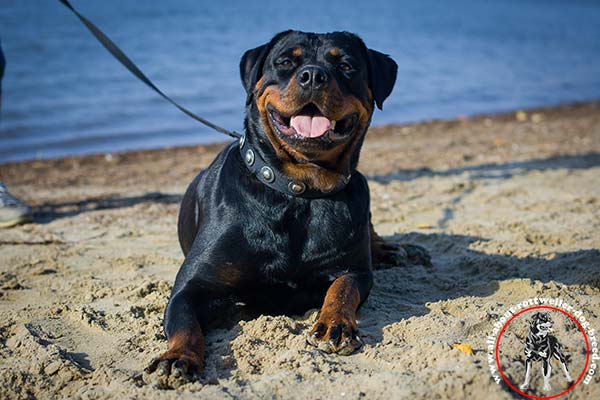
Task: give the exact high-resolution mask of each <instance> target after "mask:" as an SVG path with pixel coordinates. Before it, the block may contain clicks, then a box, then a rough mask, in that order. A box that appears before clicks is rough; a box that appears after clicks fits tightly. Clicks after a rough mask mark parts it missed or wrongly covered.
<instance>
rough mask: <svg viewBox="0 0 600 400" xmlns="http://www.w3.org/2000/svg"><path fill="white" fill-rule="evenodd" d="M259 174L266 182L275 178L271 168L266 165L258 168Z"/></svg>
mask: <svg viewBox="0 0 600 400" xmlns="http://www.w3.org/2000/svg"><path fill="white" fill-rule="evenodd" d="M260 176H262V177H263V179H264V180H265V181H267V182H268V183H271V182H273V181H274V180H275V174H274V173H273V170H272V169H271V168H269V167H266V166H265V167H262V168H261V169H260Z"/></svg>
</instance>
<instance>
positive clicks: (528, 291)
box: [0, 103, 600, 400]
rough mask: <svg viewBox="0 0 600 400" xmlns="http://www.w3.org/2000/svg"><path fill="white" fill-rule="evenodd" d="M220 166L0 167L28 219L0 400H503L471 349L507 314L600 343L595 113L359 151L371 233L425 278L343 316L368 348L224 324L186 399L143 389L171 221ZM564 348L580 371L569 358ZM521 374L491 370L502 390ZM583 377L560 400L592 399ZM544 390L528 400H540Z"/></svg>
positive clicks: (450, 129) (3, 290) (375, 143)
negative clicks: (549, 304) (539, 319)
mask: <svg viewBox="0 0 600 400" xmlns="http://www.w3.org/2000/svg"><path fill="white" fill-rule="evenodd" d="M220 148H222V145H214V146H197V147H189V148H175V149H164V150H157V151H145V152H133V153H123V154H112V155H96V156H87V157H77V158H67V159H58V160H39V161H31V162H25V163H11V164H4V165H0V180H2V181H4V182H6V183H7V184H8V185H9V187H10V189H11V191H12V192H13V193H14V194H16V195H18V196H20V197H21V198H23V199H25V200H26V201H28V202H29V203H30V204H31V205H32V206H33V207H34V208H35V212H36V214H35V219H36V223H35V224H28V225H23V226H20V227H15V228H11V229H6V230H2V231H0V398H2V399H25V398H40V399H48V398H81V399H108V398H111V399H112V398H140V399H152V400H154V399H156V400H158V399H171V398H173V399H174V398H178V399H181V398H183V399H185V398H206V399H224V398H242V399H252V398H261V399H264V398H267V399H270V398H276V399H280V398H281V399H330V398H337V399H339V398H343V399H361V398H366V399H395V398H404V397H406V398H408V397H410V398H417V399H419V398H422V399H438V398H439V399H441V398H450V399H465V398H476V399H484V398H485V399H512V398H515V395H514V393H512V392H511V391H510V389H509V388H508V386H507V385H506V384H504V383H502V384H500V385H498V384H496V383H495V382H494V380H493V379H492V378H491V375H490V373H489V370H488V362H487V344H486V336H487V335H489V334H490V333H491V332H492V330H493V324H494V323H495V322H496V321H497V320H498V318H499V316H500V315H501V314H502V313H503V312H504V311H505V310H506V309H507V308H508V307H509V306H511V305H512V304H515V303H517V302H519V301H521V300H524V299H528V298H532V297H536V296H547V297H556V298H561V299H564V300H565V301H569V302H571V303H573V304H574V305H576V306H577V307H578V308H579V309H581V310H584V313H585V315H586V317H587V318H588V320H589V321H590V323H591V326H593V327H595V328H596V329H600V317H599V316H600V301H599V300H600V251H599V250H598V249H599V248H600V233H599V229H600V211H599V205H600V104H599V103H588V104H580V105H573V106H564V107H558V108H552V109H550V108H549V109H540V110H530V111H527V112H526V113H518V114H516V113H508V114H504V115H497V116H482V117H474V118H461V119H458V120H455V121H433V122H424V123H419V124H414V125H407V126H387V127H380V128H374V129H372V130H371V131H370V132H369V134H368V140H367V141H366V144H365V146H364V150H363V152H362V158H361V164H360V170H361V171H362V172H363V173H365V174H366V175H367V176H368V177H369V185H370V187H371V195H372V211H373V218H374V223H375V227H376V230H377V231H379V233H380V234H382V235H384V236H386V237H387V238H388V239H390V240H397V241H402V242H411V243H416V244H419V245H421V246H424V247H426V248H427V249H429V251H430V252H431V255H432V258H433V264H434V268H433V269H426V268H424V267H421V266H412V267H406V268H393V269H384V270H380V271H377V272H376V273H375V286H374V288H373V290H372V292H371V295H370V297H369V299H368V301H367V302H366V303H365V305H364V306H363V308H362V309H361V311H360V312H359V315H358V317H359V329H360V332H361V336H362V338H363V340H364V342H365V345H364V347H363V348H362V349H361V350H360V351H359V352H357V353H356V354H354V355H352V356H347V357H344V356H337V355H327V354H321V353H319V352H318V351H317V350H315V349H314V348H312V347H310V346H308V345H307V344H306V342H305V339H304V335H305V334H306V333H307V331H308V330H309V329H310V327H311V325H312V323H313V322H314V320H315V316H316V311H317V310H311V311H309V312H307V313H306V314H305V315H303V316H297V317H286V316H277V317H273V316H267V315H262V316H257V317H253V318H242V319H240V317H239V316H233V315H232V316H229V317H228V321H226V322H225V323H224V324H222V325H221V326H219V327H217V328H216V329H215V330H213V331H211V332H210V333H209V334H208V337H207V367H206V370H205V371H204V373H203V374H202V377H201V382H199V383H194V384H188V385H184V386H181V387H179V388H177V389H170V390H167V389H163V388H159V387H156V386H155V385H153V384H147V383H146V382H145V380H144V378H145V377H144V376H143V374H142V373H141V371H142V369H143V367H144V366H145V365H147V364H148V363H149V362H150V360H151V359H152V358H153V357H155V356H156V355H158V354H159V353H160V352H162V351H164V350H165V349H166V340H165V336H164V334H163V332H162V328H161V323H162V313H163V311H164V308H165V305H166V302H167V299H168V296H169V293H170V288H171V285H172V282H173V279H174V276H175V274H176V272H177V270H178V268H179V265H180V264H181V262H182V258H183V257H182V254H181V250H180V249H179V245H178V242H177V234H176V217H177V212H178V202H179V201H180V199H181V195H182V193H183V191H184V190H185V188H186V186H187V185H188V183H189V182H190V181H191V179H192V178H193V176H194V175H195V174H196V173H197V172H198V171H199V170H200V169H202V168H204V167H206V166H207V165H208V163H209V162H210V161H211V160H212V159H213V157H214V156H215V154H216V152H217V151H218V150H219V149H220ZM563 326H564V322H562V321H558V323H557V327H558V328H560V329H557V330H556V332H557V334H560V331H561V329H563ZM507 332H508V331H507ZM522 334H523V332H521V333H507V337H508V339H506V340H507V343H508V342H510V341H513V342H514V341H515V340H516V339H515V337H517V338H518V337H520V336H519V335H522ZM515 335H516V336H515ZM571 336H572V335H571ZM565 340H566V342H565V343H563V345H564V346H565V347H566V351H567V352H568V353H571V354H572V357H571V358H572V360H573V369H577V368H579V369H581V357H582V356H581V348H580V347H581V346H579V347H578V345H577V342H576V341H573V340H571V339H569V338H567V339H565ZM457 343H464V344H469V345H470V346H471V347H472V349H473V350H474V354H472V355H470V354H466V353H464V352H461V351H459V350H458V349H455V348H453V345H454V344H457ZM517 353H518V354H520V352H519V351H517V352H516V353H515V354H517ZM518 354H517V355H515V357H514V360H513V362H511V363H510V365H507V366H506V373H507V374H508V375H509V376H511V377H514V379H516V380H520V379H521V377H522V376H523V375H524V372H523V371H524V365H523V359H522V357H519V355H518ZM538 368H539V367H538ZM557 368H558V367H557ZM555 373H556V377H553V381H552V382H553V387H555V388H556V389H557V390H558V389H561V388H563V386H564V387H565V388H566V383H562V381H561V377H560V376H559V371H558V369H556V372H555ZM573 375H575V374H573ZM597 376H598V375H596V376H595V377H594V380H593V381H592V383H590V384H588V385H584V384H582V383H581V384H579V385H578V386H577V387H576V388H575V389H574V390H573V391H572V393H571V394H570V398H571V399H592V398H600V382H599V380H600V379H599V378H598V377H597ZM540 379H541V378H540V377H539V376H538V377H537V378H535V380H532V389H531V391H530V392H529V393H531V394H535V395H542V394H543V392H542V391H541V386H540V385H541V384H540V382H541V380H540Z"/></svg>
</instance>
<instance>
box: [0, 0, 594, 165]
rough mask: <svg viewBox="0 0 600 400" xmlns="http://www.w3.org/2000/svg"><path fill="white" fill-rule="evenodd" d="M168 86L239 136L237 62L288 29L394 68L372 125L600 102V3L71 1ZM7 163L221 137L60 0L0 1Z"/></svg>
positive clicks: (1, 138)
mask: <svg viewBox="0 0 600 400" xmlns="http://www.w3.org/2000/svg"><path fill="white" fill-rule="evenodd" d="M74 4H75V6H76V7H78V8H79V9H80V11H81V12H82V13H83V14H84V15H87V16H88V17H89V18H90V19H92V20H93V21H94V22H96V23H97V24H98V25H99V26H100V27H101V28H102V29H103V30H104V31H105V32H106V33H108V35H109V36H111V37H112V38H113V40H115V41H116V42H117V43H118V44H119V45H120V46H121V47H122V48H123V49H124V50H125V52H126V53H127V54H128V55H129V56H130V57H131V58H132V59H133V60H135V61H136V62H137V63H138V65H139V66H140V67H141V68H142V70H144V71H145V72H146V74H147V75H148V76H150V77H151V79H153V80H154V81H155V82H156V83H157V84H158V86H159V87H160V88H162V89H163V90H164V91H165V92H167V93H168V94H170V95H171V96H173V97H174V98H175V99H177V100H178V101H180V102H181V103H182V104H183V105H185V106H187V107H188V108H190V109H191V110H193V111H196V112H198V113H199V114H201V115H202V116H205V117H208V118H209V119H211V120H212V121H214V122H215V123H217V124H221V125H223V126H225V127H227V128H230V129H236V130H240V129H241V126H242V118H243V106H244V92H243V90H242V87H241V85H240V83H239V77H238V76H239V73H238V69H237V68H238V67H237V66H238V62H239V58H240V56H241V54H242V53H243V52H244V51H245V50H246V49H248V48H251V47H254V46H257V45H260V44H262V43H264V42H266V41H268V40H269V39H270V37H271V36H272V35H273V34H274V33H276V32H278V31H281V30H285V29H288V28H295V29H302V30H309V31H331V30H342V29H343V30H349V31H353V32H356V33H358V34H360V35H361V36H362V37H363V39H364V40H365V41H366V43H367V45H368V46H370V47H372V48H375V49H378V50H380V51H383V52H387V53H389V54H390V55H391V56H392V57H393V58H394V59H395V60H396V61H397V62H398V64H399V75H398V82H397V84H396V88H395V90H394V93H393V94H392V96H391V98H390V99H389V100H388V101H387V103H386V104H385V106H384V112H380V113H378V114H377V115H376V117H375V119H374V123H375V124H385V123H393V122H408V121H416V120H424V119H432V118H451V117H455V116H458V115H471V114H477V113H483V112H499V111H504V110H510V109H516V108H522V107H530V106H540V105H552V104H557V103H563V102H571V101H579V100H588V99H597V98H600V1H594V0H591V1H576V0H565V1H550V0H547V1H533V0H513V1H511V0H497V1H485V0H454V1H442V0H420V1H400V0H370V1H361V2H357V3H356V4H355V5H351V4H352V2H350V1H348V0H346V1H337V0H336V1H331V0H330V1H316V0H315V1H312V0H302V1H289V0H288V1H281V0H277V1H263V2H259V1H248V0H246V1H242V0H237V1H200V0H177V1H163V0H160V1H159V0H146V1H139V0H138V1H135V0H118V1H116V0H103V1H94V2H91V1H83V0H74ZM0 38H1V40H2V43H3V47H4V50H5V54H6V58H7V62H8V65H7V71H6V76H5V80H4V84H3V87H4V96H3V110H2V116H1V121H0V162H2V161H8V160H22V159H31V158H35V157H57V156H62V155H68V154H81V153H97V152H113V151H121V150H126V149H141V148H151V147H162V146H176V145H184V144H197V143H206V142H214V141H220V140H223V138H224V137H222V136H220V135H218V134H215V133H212V132H211V131H210V130H208V128H205V127H203V126H202V125H199V124H198V123H196V122H194V121H193V120H191V119H189V118H188V117H186V116H184V115H183V114H181V113H180V112H179V111H177V110H176V109H174V108H173V107H172V106H171V105H169V104H168V103H166V102H165V101H164V100H162V99H161V98H160V97H158V96H157V95H155V94H154V93H152V92H151V91H150V90H149V89H147V88H146V87H145V86H144V85H143V84H141V83H140V82H138V81H137V80H136V79H135V78H134V77H132V76H131V75H130V74H129V72H127V71H126V70H124V69H123V67H121V66H120V64H118V63H117V62H116V61H115V60H113V59H112V58H111V56H110V55H109V54H108V53H107V52H106V51H105V50H104V49H103V48H102V47H101V46H100V45H99V44H98V43H97V42H96V41H95V40H94V39H93V38H92V37H91V35H90V34H89V33H88V32H87V31H86V30H84V28H83V27H82V25H81V24H80V23H79V22H78V21H77V20H76V19H75V17H74V16H73V15H71V14H70V13H69V12H68V11H67V10H66V9H65V8H64V7H63V6H62V5H61V4H59V3H58V1H53V0H26V1H24V0H14V1H12V0H0Z"/></svg>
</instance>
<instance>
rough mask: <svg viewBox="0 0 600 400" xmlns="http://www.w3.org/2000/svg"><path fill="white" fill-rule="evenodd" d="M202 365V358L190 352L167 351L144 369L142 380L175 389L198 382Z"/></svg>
mask: <svg viewBox="0 0 600 400" xmlns="http://www.w3.org/2000/svg"><path fill="white" fill-rule="evenodd" d="M203 364H204V360H203V358H202V357H201V356H199V355H198V354H195V353H193V352H191V351H185V352H184V351H180V350H169V351H167V352H166V353H164V354H163V355H161V356H160V357H157V358H155V359H154V360H152V362H151V363H150V365H148V366H147V367H146V368H145V369H144V372H145V373H146V374H145V376H144V380H145V381H146V382H147V383H152V384H156V385H158V386H160V387H165V388H177V387H179V386H181V385H183V384H186V383H190V382H195V381H198V379H199V376H200V372H202V368H203Z"/></svg>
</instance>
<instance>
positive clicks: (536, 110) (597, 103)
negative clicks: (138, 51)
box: [0, 99, 600, 167]
mask: <svg viewBox="0 0 600 400" xmlns="http://www.w3.org/2000/svg"><path fill="white" fill-rule="evenodd" d="M591 105H594V107H598V108H600V99H595V100H585V101H576V102H567V103H562V104H558V105H550V106H540V107H531V108H519V109H515V110H510V111H499V112H489V113H481V114H474V115H458V116H456V117H455V118H447V119H446V118H441V119H437V118H432V119H423V120H419V121H412V122H406V123H391V124H382V125H376V126H372V127H370V128H369V132H374V131H378V130H384V129H393V128H401V127H410V126H417V125H423V124H425V125H427V124H435V123H452V122H456V121H464V120H471V121H475V120H479V119H484V118H488V119H492V120H499V121H501V120H510V119H511V117H512V118H514V116H515V114H516V113H519V112H524V113H525V114H529V115H531V114H546V113H553V112H557V111H561V110H566V109H577V108H582V107H584V108H585V107H586V106H591ZM224 143H228V141H227V140H225V141H222V142H209V143H202V144H193V145H184V146H163V147H156V148H149V149H126V150H119V151H115V152H91V153H85V154H76V155H68V156H58V157H48V158H45V157H41V158H30V159H24V160H16V161H6V162H0V167H2V166H5V165H13V164H22V163H30V162H36V161H52V160H62V159H71V158H78V159H80V158H86V157H94V156H106V155H109V154H110V155H123V154H127V153H143V152H156V151H169V150H176V149H185V148H194V147H207V148H212V147H214V146H223V144H224Z"/></svg>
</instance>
